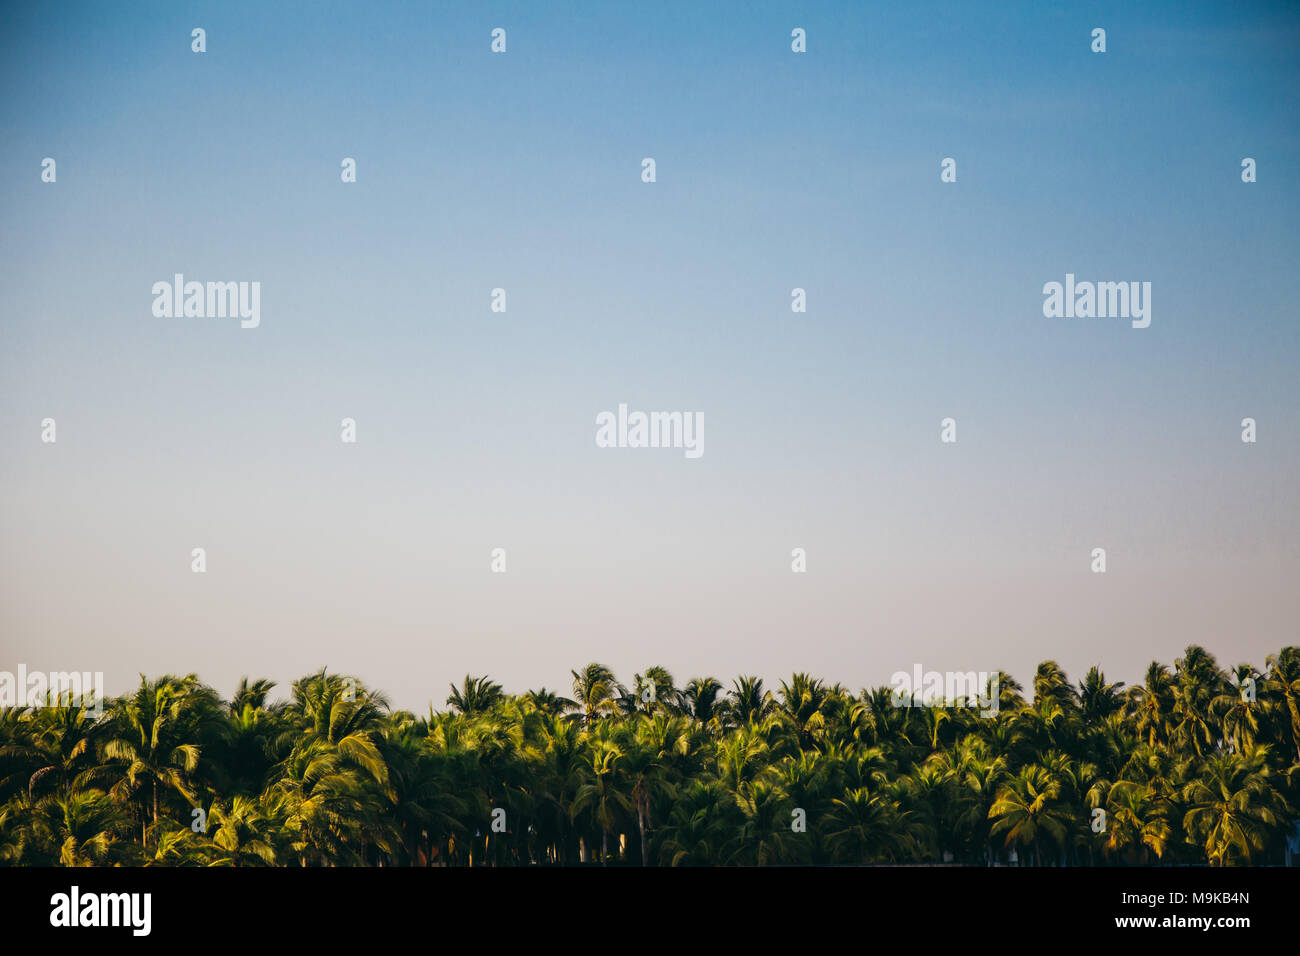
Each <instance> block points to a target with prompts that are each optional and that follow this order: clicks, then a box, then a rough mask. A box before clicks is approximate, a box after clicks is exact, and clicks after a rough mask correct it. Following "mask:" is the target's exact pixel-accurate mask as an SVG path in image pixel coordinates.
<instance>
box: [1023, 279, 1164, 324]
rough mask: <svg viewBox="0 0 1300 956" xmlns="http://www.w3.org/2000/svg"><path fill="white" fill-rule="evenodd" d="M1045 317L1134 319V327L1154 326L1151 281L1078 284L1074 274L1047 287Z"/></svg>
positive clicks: (1044, 292)
mask: <svg viewBox="0 0 1300 956" xmlns="http://www.w3.org/2000/svg"><path fill="white" fill-rule="evenodd" d="M1043 296H1044V299H1043V315H1045V316H1046V317H1047V318H1049V319H1061V318H1065V319H1074V318H1080V319H1093V318H1097V319H1130V318H1131V319H1132V320H1133V323H1132V324H1133V328H1135V329H1145V328H1146V327H1147V326H1149V325H1150V324H1151V283H1150V282H1075V281H1074V273H1073V272H1067V273H1066V274H1065V283H1064V285H1062V284H1061V283H1060V282H1048V283H1046V284H1045V285H1044V286H1043Z"/></svg>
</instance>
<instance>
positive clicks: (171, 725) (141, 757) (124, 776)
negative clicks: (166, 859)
mask: <svg viewBox="0 0 1300 956" xmlns="http://www.w3.org/2000/svg"><path fill="white" fill-rule="evenodd" d="M218 710H219V704H218V702H217V700H216V695H215V694H213V693H212V692H211V691H210V690H208V689H207V688H205V687H203V686H202V685H201V684H200V683H199V681H198V677H197V676H196V675H194V674H190V675H188V676H187V677H183V678H176V677H161V678H159V679H158V680H156V681H149V680H147V679H146V678H145V677H144V675H143V674H142V675H140V686H139V687H138V688H137V689H136V691H135V693H133V694H132V695H131V696H130V697H124V698H119V699H118V700H117V701H115V702H114V704H113V707H112V709H111V710H110V712H109V714H108V715H107V717H108V724H107V726H106V728H105V735H106V740H105V742H104V745H103V755H104V758H106V760H107V761H108V764H107V765H105V766H103V767H101V768H98V769H97V770H96V771H93V772H92V775H93V776H96V777H98V776H101V775H106V774H111V775H113V776H114V777H115V778H116V782H115V783H114V784H113V786H112V788H111V789H110V790H109V793H110V795H111V796H113V797H114V798H115V799H119V800H124V801H132V802H135V803H136V805H137V807H138V808H139V810H140V818H141V824H140V842H141V844H142V845H143V843H144V842H145V839H146V830H147V826H148V823H149V822H152V823H155V824H156V823H157V822H158V819H159V812H160V810H159V808H160V803H161V801H162V800H163V798H164V797H165V796H166V795H167V794H168V793H177V794H180V795H181V796H182V797H184V798H185V800H186V802H187V803H189V804H190V805H191V806H193V805H194V804H195V803H196V802H197V799H198V797H197V794H196V792H195V790H194V787H193V785H192V781H191V775H192V774H193V773H194V771H195V770H196V769H197V767H198V764H199V753H200V750H199V747H198V745H197V744H195V743H193V742H191V741H192V740H193V739H194V738H195V737H196V736H198V732H199V726H200V724H202V723H203V722H205V721H207V720H210V719H213V718H214V716H215V713H216V712H217V711H218ZM150 805H152V810H151V811H150V810H149V809H148V808H149V806H150Z"/></svg>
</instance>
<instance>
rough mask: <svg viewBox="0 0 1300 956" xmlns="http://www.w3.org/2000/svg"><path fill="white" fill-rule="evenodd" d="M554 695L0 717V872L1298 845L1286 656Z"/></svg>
mask: <svg viewBox="0 0 1300 956" xmlns="http://www.w3.org/2000/svg"><path fill="white" fill-rule="evenodd" d="M572 679H573V683H572V698H571V699H570V698H566V697H561V696H559V695H558V694H556V693H555V692H553V691H548V690H545V689H541V690H537V691H529V692H528V693H525V694H522V695H517V696H516V695H512V694H507V693H506V692H505V691H504V690H503V689H502V687H501V686H500V685H499V684H497V683H495V682H494V681H492V680H491V679H490V678H488V677H486V676H483V677H474V676H470V675H466V677H465V679H464V681H463V682H462V683H461V686H460V687H456V686H453V687H452V688H451V693H450V696H448V698H447V705H448V708H449V709H448V710H447V711H446V712H430V713H429V714H428V715H427V717H425V718H418V717H416V716H415V715H414V714H411V713H408V712H404V711H394V710H392V709H391V707H390V706H389V704H388V701H387V700H386V699H385V698H384V696H383V695H382V694H380V693H378V692H376V691H373V690H371V689H370V688H367V687H366V686H365V685H364V684H362V683H361V682H359V681H357V680H356V679H354V678H349V677H345V676H342V675H336V674H329V673H327V672H326V671H324V670H321V671H318V672H317V673H315V674H311V675H308V676H306V677H303V678H302V679H300V680H298V681H295V682H294V683H293V684H292V686H291V688H290V696H289V699H288V700H286V701H280V702H273V701H272V700H271V694H272V691H273V690H274V685H273V684H272V683H271V682H270V681H266V680H257V681H249V680H244V681H243V682H241V684H240V686H239V687H238V688H237V690H236V691H235V693H234V695H233V696H232V697H231V699H230V700H228V701H225V700H222V699H221V697H220V696H219V695H218V694H217V693H216V692H215V691H213V690H212V689H211V688H209V687H207V686H206V685H204V684H202V683H201V682H200V681H199V679H198V678H197V677H196V676H195V675H193V674H190V675H188V676H185V677H175V676H163V677H159V678H157V679H153V680H150V679H147V678H145V677H143V676H142V677H141V680H140V685H139V687H138V688H137V689H136V690H135V691H134V692H132V693H130V694H128V695H125V696H123V697H120V698H117V699H114V700H110V701H107V702H106V703H105V707H104V710H103V714H102V716H99V717H96V716H94V715H93V714H92V713H91V712H90V711H88V710H87V709H86V708H85V707H83V706H80V705H76V706H74V705H73V703H72V702H71V701H67V702H63V701H54V702H51V703H52V704H54V706H46V707H39V708H32V707H22V708H10V709H6V710H3V711H0V864H6V865H19V866H24V865H26V866H116V865H121V866H381V865H382V866H441V865H471V866H483V865H520V864H576V863H593V864H600V865H611V864H612V865H629V864H630V865H643V866H648V865H673V866H688V865H770V864H809V863H813V864H816V863H847V864H872V863H881V864H898V863H940V862H952V863H959V864H970V865H989V864H994V863H1010V862H1016V863H1018V864H1020V865H1079V864H1150V863H1173V864H1201V865H1206V864H1208V865H1212V866H1231V865H1249V864H1266V863H1281V862H1283V861H1284V859H1286V858H1287V851H1286V841H1287V838H1288V836H1292V838H1294V834H1295V833H1296V832H1297V830H1296V827H1297V816H1298V812H1297V809H1296V808H1297V806H1300V802H1298V801H1300V773H1297V770H1298V769H1300V650H1297V648H1295V647H1286V648H1283V649H1282V650H1281V651H1280V652H1279V653H1278V654H1276V655H1271V656H1270V657H1269V658H1268V659H1267V660H1266V662H1265V665H1264V668H1263V669H1262V670H1258V669H1256V668H1254V667H1252V666H1251V665H1248V664H1240V665H1237V666H1235V667H1233V668H1232V669H1231V670H1229V671H1224V670H1222V669H1220V667H1219V665H1218V664H1217V662H1216V661H1215V660H1214V658H1213V657H1212V656H1211V655H1210V654H1209V653H1208V652H1207V651H1206V650H1205V649H1204V648H1201V647H1196V646H1193V647H1189V648H1188V649H1187V650H1186V652H1185V653H1184V655H1183V656H1182V657H1180V658H1178V659H1177V660H1176V661H1175V662H1174V665H1173V667H1172V668H1171V667H1167V666H1165V665H1162V664H1159V663H1152V664H1151V666H1150V667H1149V668H1148V670H1147V672H1146V675H1145V679H1144V680H1143V682H1142V683H1141V684H1139V685H1136V686H1133V687H1130V688H1127V689H1125V687H1124V685H1123V684H1116V683H1108V682H1107V680H1106V677H1105V675H1104V674H1103V673H1102V671H1101V670H1100V669H1099V668H1097V667H1093V668H1092V669H1091V670H1089V671H1088V673H1087V675H1086V676H1085V677H1084V679H1083V680H1082V681H1081V682H1080V683H1079V684H1078V685H1077V686H1076V685H1074V684H1072V683H1071V682H1070V681H1069V679H1068V678H1067V677H1066V675H1065V673H1064V672H1063V671H1062V669H1061V668H1060V666H1059V665H1058V664H1056V663H1055V662H1054V661H1045V662H1043V663H1042V664H1041V665H1040V666H1039V668H1038V670H1037V672H1036V673H1035V675H1034V679H1033V682H1032V695H1031V696H1030V697H1029V698H1028V699H1026V697H1025V696H1023V694H1022V690H1021V687H1020V686H1019V685H1018V684H1016V683H1015V682H1014V681H1013V680H1011V678H1010V677H1009V676H1007V675H1005V674H1002V675H1000V676H999V688H1000V697H999V701H1000V707H999V710H998V712H997V713H996V714H994V715H986V714H981V712H980V710H979V709H978V708H977V707H951V708H943V707H937V706H916V707H899V706H895V704H894V701H893V696H892V693H891V689H890V688H887V687H881V688H875V689H873V690H863V691H861V692H860V693H859V694H857V695H854V694H852V693H850V692H849V691H847V690H846V689H845V688H843V687H842V686H840V685H839V684H828V683H826V682H825V681H824V680H822V679H820V678H817V677H813V676H811V675H809V674H802V673H801V674H794V675H792V676H791V677H790V678H789V679H788V680H786V681H781V682H780V685H779V688H778V690H777V692H776V693H775V694H773V693H772V692H771V691H768V690H766V689H765V688H764V686H763V682H762V681H761V680H760V679H758V678H756V677H746V676H742V677H739V678H737V679H736V680H735V681H734V682H733V683H732V684H731V687H730V689H729V690H724V688H723V685H722V683H721V682H719V681H718V680H716V679H715V678H713V677H708V676H704V677H697V678H693V679H692V680H690V681H688V682H687V684H686V685H685V686H684V687H682V688H678V687H677V686H676V684H675V683H674V680H673V676H672V675H671V674H670V673H669V672H668V671H667V670H666V669H665V668H664V667H662V666H653V667H648V668H646V669H645V670H644V671H643V672H642V673H639V674H636V675H635V676H634V680H633V683H632V689H631V690H629V689H628V688H626V687H625V686H624V685H622V684H620V683H619V682H618V680H617V679H616V678H615V675H614V674H613V672H612V671H611V670H610V669H609V668H608V667H605V666H603V665H601V664H596V663H593V664H589V665H588V666H586V667H584V668H582V669H580V670H575V671H573V672H572ZM65 704H66V705H65ZM1099 818H1100V819H1101V820H1102V821H1103V822H1104V826H1100V827H1099V826H1098V825H1097V821H1098V819H1099Z"/></svg>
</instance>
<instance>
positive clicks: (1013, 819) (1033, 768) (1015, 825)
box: [989, 764, 1070, 865]
mask: <svg viewBox="0 0 1300 956" xmlns="http://www.w3.org/2000/svg"><path fill="white" fill-rule="evenodd" d="M1060 795H1061V784H1060V782H1059V781H1058V780H1056V779H1055V778H1054V777H1053V776H1052V775H1051V774H1049V773H1048V771H1047V770H1046V769H1044V768H1043V767H1040V766H1037V765H1035V764H1031V765H1029V766H1025V767H1021V768H1020V770H1019V771H1018V772H1017V773H1016V774H1015V776H1013V777H1012V778H1011V779H1010V780H1009V781H1008V782H1007V784H1006V785H1004V786H1003V787H1002V789H1001V790H1000V791H999V792H998V797H997V799H996V800H994V801H993V805H992V806H991V807H989V819H991V820H993V821H994V823H993V828H992V830H991V831H990V832H991V833H993V834H999V833H1004V834H1006V844H1007V846H1013V845H1014V846H1016V847H1019V848H1028V849H1031V850H1032V851H1033V859H1034V863H1035V864H1036V865H1040V864H1041V861H1042V853H1041V850H1042V843H1043V840H1044V838H1046V839H1047V840H1048V841H1049V842H1051V843H1053V844H1055V845H1056V846H1058V847H1062V846H1064V843H1065V837H1066V834H1067V833H1068V832H1069V829H1070V818H1069V815H1068V811H1067V809H1066V808H1065V807H1064V806H1063V805H1062V803H1061V801H1060Z"/></svg>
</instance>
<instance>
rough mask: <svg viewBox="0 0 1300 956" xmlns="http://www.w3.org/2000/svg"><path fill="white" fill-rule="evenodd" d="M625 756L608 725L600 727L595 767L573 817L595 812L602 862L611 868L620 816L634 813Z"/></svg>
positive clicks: (578, 796)
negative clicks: (626, 780)
mask: <svg viewBox="0 0 1300 956" xmlns="http://www.w3.org/2000/svg"><path fill="white" fill-rule="evenodd" d="M621 758H622V753H621V752H620V750H619V748H618V744H617V743H616V742H615V740H614V738H613V737H612V735H611V732H610V731H609V729H608V728H607V727H605V726H604V725H600V726H599V727H598V729H597V730H596V732H595V737H594V739H592V740H591V766H590V768H589V771H588V778H587V782H585V783H584V784H582V786H580V787H579V788H578V792H577V793H576V794H574V798H573V805H572V809H571V810H570V813H571V814H572V816H573V817H574V818H575V819H576V818H577V816H578V814H580V813H582V812H583V811H585V810H591V811H592V813H593V814H594V816H595V820H596V823H597V825H599V827H600V862H601V865H602V866H607V865H608V864H609V834H610V832H611V831H613V830H614V828H615V826H616V824H617V815H618V813H619V812H620V811H621V812H625V813H626V812H628V811H630V810H631V809H632V801H631V799H630V798H629V797H628V795H627V793H626V792H625V790H624V787H623V781H622V779H621V774H620V773H619V761H620V759H621Z"/></svg>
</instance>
